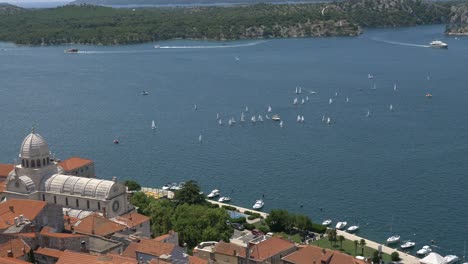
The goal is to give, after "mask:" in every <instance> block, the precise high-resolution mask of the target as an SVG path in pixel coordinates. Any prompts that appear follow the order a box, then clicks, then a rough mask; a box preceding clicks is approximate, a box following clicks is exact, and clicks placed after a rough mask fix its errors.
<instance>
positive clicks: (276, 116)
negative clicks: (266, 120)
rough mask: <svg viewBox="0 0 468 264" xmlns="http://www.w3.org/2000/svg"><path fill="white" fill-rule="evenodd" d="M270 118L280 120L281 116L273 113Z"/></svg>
mask: <svg viewBox="0 0 468 264" xmlns="http://www.w3.org/2000/svg"><path fill="white" fill-rule="evenodd" d="M271 120H273V121H281V118H280V116H279V115H273V116H272V117H271Z"/></svg>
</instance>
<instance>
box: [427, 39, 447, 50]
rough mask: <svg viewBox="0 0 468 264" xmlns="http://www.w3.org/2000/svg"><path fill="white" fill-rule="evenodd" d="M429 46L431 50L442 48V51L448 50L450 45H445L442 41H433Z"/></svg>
mask: <svg viewBox="0 0 468 264" xmlns="http://www.w3.org/2000/svg"><path fill="white" fill-rule="evenodd" d="M429 46H430V47H431V48H441V49H446V48H448V45H447V43H444V42H442V41H440V40H434V41H431V43H429Z"/></svg>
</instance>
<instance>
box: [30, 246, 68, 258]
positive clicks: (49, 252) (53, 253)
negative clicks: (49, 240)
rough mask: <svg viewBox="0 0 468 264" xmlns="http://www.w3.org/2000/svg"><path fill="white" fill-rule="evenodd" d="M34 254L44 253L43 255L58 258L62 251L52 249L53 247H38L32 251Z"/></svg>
mask: <svg viewBox="0 0 468 264" xmlns="http://www.w3.org/2000/svg"><path fill="white" fill-rule="evenodd" d="M34 253H36V254H40V255H44V256H49V257H54V258H57V259H58V258H60V257H61V256H62V254H63V251H60V250H58V249H53V248H43V247H40V248H38V249H36V250H35V251H34Z"/></svg>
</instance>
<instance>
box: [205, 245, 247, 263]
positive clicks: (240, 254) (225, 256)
mask: <svg viewBox="0 0 468 264" xmlns="http://www.w3.org/2000/svg"><path fill="white" fill-rule="evenodd" d="M246 254H247V248H245V247H242V246H239V245H236V244H234V243H227V242H224V241H219V242H218V243H217V244H216V245H215V246H214V248H213V258H214V261H215V262H216V263H220V264H221V263H222V264H225V263H226V264H227V263H232V264H237V263H239V258H241V259H245V258H246Z"/></svg>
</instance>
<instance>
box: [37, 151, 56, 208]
mask: <svg viewBox="0 0 468 264" xmlns="http://www.w3.org/2000/svg"><path fill="white" fill-rule="evenodd" d="M33 161H34V160H33ZM54 203H55V204H56V203H57V196H55V195H54Z"/></svg>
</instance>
